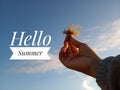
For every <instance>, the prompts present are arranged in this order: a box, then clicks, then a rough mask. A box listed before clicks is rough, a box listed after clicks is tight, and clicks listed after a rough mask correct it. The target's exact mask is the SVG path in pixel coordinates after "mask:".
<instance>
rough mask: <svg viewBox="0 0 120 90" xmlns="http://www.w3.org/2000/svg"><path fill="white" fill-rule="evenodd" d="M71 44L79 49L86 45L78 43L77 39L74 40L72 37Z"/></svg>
mask: <svg viewBox="0 0 120 90" xmlns="http://www.w3.org/2000/svg"><path fill="white" fill-rule="evenodd" d="M70 43H71V44H73V45H74V46H75V47H77V48H79V47H80V45H82V44H84V43H82V42H80V41H77V40H76V39H74V38H73V37H72V36H71V35H70Z"/></svg>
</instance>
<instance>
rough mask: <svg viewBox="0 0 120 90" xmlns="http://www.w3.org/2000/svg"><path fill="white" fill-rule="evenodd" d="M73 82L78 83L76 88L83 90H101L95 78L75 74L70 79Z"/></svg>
mask: <svg viewBox="0 0 120 90" xmlns="http://www.w3.org/2000/svg"><path fill="white" fill-rule="evenodd" d="M69 78H70V79H71V80H72V81H75V82H76V87H79V88H80V89H82V90H100V88H99V87H98V86H97V83H96V81H95V79H94V78H92V77H90V76H87V75H84V74H82V73H79V72H75V73H74V74H73V75H72V76H70V77H69Z"/></svg>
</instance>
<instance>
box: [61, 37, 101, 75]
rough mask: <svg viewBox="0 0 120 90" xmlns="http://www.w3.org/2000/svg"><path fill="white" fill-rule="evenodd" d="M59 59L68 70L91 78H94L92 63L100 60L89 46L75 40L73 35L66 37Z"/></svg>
mask: <svg viewBox="0 0 120 90" xmlns="http://www.w3.org/2000/svg"><path fill="white" fill-rule="evenodd" d="M59 59H60V61H61V62H62V63H63V65H64V66H66V67H67V68H69V69H73V70H76V71H80V72H83V73H85V74H87V75H90V76H94V75H93V73H92V72H93V71H90V65H91V63H92V62H93V61H97V60H100V58H99V57H98V56H97V55H96V53H95V52H94V51H93V50H92V49H91V48H90V47H88V45H86V44H84V43H81V42H79V41H77V40H75V39H74V38H73V37H72V36H71V35H69V36H66V38H65V40H64V46H63V47H62V48H61V50H60V53H59Z"/></svg>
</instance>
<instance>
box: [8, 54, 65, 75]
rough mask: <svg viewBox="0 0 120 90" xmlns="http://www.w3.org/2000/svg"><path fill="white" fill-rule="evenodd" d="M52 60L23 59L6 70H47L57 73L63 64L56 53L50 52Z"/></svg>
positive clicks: (33, 71)
mask: <svg viewBox="0 0 120 90" xmlns="http://www.w3.org/2000/svg"><path fill="white" fill-rule="evenodd" d="M49 56H50V57H51V59H52V60H48V61H23V62H22V63H20V62H19V63H14V64H17V65H16V66H15V65H13V66H12V67H10V68H9V69H7V72H16V73H41V72H47V71H51V70H54V71H57V72H58V73H60V72H62V71H63V70H62V69H63V68H64V66H63V65H62V64H61V62H60V61H59V60H58V55H54V54H50V55H49Z"/></svg>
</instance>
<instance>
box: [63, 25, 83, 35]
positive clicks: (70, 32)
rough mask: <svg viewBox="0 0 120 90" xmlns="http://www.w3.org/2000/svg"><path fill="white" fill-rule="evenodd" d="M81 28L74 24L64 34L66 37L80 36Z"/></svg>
mask: <svg viewBox="0 0 120 90" xmlns="http://www.w3.org/2000/svg"><path fill="white" fill-rule="evenodd" d="M81 28H82V27H81V26H79V25H75V24H73V25H72V26H70V24H68V29H67V30H64V31H63V33H64V34H66V35H73V36H80V29H81Z"/></svg>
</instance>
